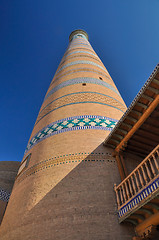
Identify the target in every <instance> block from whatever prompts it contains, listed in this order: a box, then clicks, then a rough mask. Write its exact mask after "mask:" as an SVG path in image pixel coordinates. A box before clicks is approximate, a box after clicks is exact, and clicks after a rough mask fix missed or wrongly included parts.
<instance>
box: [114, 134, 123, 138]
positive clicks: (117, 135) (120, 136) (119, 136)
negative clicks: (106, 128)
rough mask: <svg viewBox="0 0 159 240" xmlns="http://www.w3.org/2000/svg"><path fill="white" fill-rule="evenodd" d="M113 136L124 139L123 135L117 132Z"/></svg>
mask: <svg viewBox="0 0 159 240" xmlns="http://www.w3.org/2000/svg"><path fill="white" fill-rule="evenodd" d="M113 136H115V137H117V138H119V139H123V136H122V135H119V134H116V133H114V134H113Z"/></svg>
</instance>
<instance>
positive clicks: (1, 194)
mask: <svg viewBox="0 0 159 240" xmlns="http://www.w3.org/2000/svg"><path fill="white" fill-rule="evenodd" d="M9 198H10V193H8V192H7V191H5V190H4V189H2V188H0V200H2V201H4V202H8V201H9Z"/></svg>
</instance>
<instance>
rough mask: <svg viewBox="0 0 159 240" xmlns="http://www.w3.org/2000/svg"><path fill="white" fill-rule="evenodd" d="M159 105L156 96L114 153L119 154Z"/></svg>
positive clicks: (158, 98)
mask: <svg viewBox="0 0 159 240" xmlns="http://www.w3.org/2000/svg"><path fill="white" fill-rule="evenodd" d="M158 104H159V95H157V96H156V98H155V100H154V101H153V102H152V103H151V104H150V105H149V107H148V108H147V110H146V111H145V112H144V113H143V115H142V116H141V117H140V119H139V120H138V122H137V123H136V124H135V125H134V126H133V127H132V128H131V129H130V131H129V132H128V134H127V135H126V136H125V137H124V138H123V140H122V141H121V142H120V143H119V145H118V146H117V147H116V149H115V150H116V152H119V151H120V150H121V149H122V147H123V146H124V144H125V143H126V142H127V141H128V140H129V139H130V138H131V137H132V135H133V134H134V133H135V132H136V130H137V129H138V128H139V127H140V126H141V125H142V124H143V123H144V122H145V120H146V119H147V118H148V117H149V116H150V114H151V113H152V111H153V110H154V109H155V108H156V106H157V105H158Z"/></svg>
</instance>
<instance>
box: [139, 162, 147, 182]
mask: <svg viewBox="0 0 159 240" xmlns="http://www.w3.org/2000/svg"><path fill="white" fill-rule="evenodd" d="M141 170H142V173H143V177H144V180H145V183H146V184H147V183H148V181H147V176H146V174H145V170H144V167H143V165H142V166H141Z"/></svg>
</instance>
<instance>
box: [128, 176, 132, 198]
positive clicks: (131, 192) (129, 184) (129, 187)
mask: <svg viewBox="0 0 159 240" xmlns="http://www.w3.org/2000/svg"><path fill="white" fill-rule="evenodd" d="M128 183H129V188H130V193H131V197H132V196H133V189H132V186H131V182H130V178H128Z"/></svg>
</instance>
